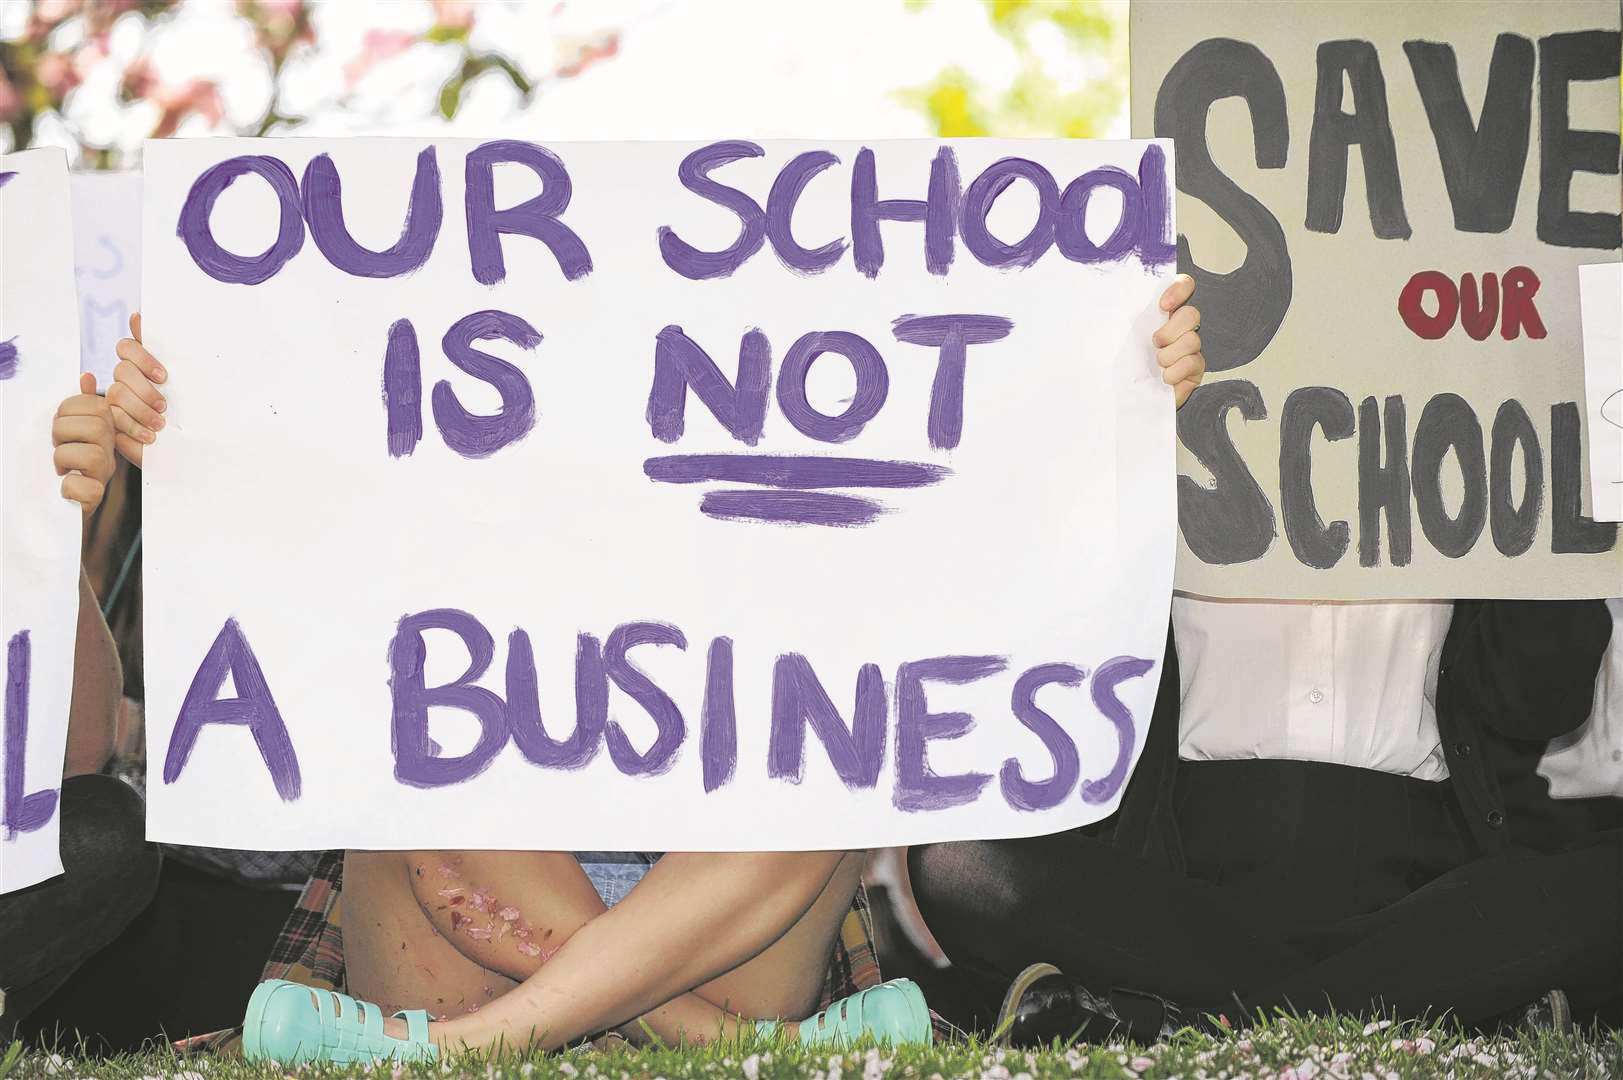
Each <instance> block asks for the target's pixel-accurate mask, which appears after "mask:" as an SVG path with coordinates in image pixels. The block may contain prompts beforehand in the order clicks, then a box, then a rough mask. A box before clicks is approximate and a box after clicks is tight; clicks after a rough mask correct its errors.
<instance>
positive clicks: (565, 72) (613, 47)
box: [557, 32, 620, 79]
mask: <svg viewBox="0 0 1623 1080" xmlns="http://www.w3.org/2000/svg"><path fill="white" fill-rule="evenodd" d="M619 51H620V35H619V34H617V33H612V32H611V33H609V34H606V35H604V36H603V37H601V38H598V39H597V40H596V41H586V42H582V43H581V44H580V45H578V46H576V47H575V55H574V56H573V57H571V58H570V59H569V60H566V61H565V62H564V63H562V64H559V65H558V72H557V74H558V77H559V78H561V79H573V78H574V77H575V76H577V75H579V74H580V73H581V72H583V71H585V70H586V69H587V68H589V67H591V66H592V65H594V64H599V63H602V62H603V61H604V60H607V59H608V58H609V57H611V56H613V55H615V54H616V53H618V52H619Z"/></svg>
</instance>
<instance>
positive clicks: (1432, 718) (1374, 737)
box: [1172, 593, 1454, 780]
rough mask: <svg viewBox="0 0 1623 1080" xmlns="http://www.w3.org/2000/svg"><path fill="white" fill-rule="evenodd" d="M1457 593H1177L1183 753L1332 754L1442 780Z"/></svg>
mask: <svg viewBox="0 0 1623 1080" xmlns="http://www.w3.org/2000/svg"><path fill="white" fill-rule="evenodd" d="M1453 617H1454V605H1453V603H1452V602H1451V601H1446V600H1436V601H1433V600H1422V601H1401V602H1361V603H1357V602H1348V603H1341V602H1334V603H1332V602H1323V603H1314V602H1308V601H1285V602H1279V601H1267V602H1263V601H1252V600H1216V599H1208V598H1204V597H1195V596H1189V595H1186V594H1184V593H1176V594H1174V596H1173V600H1172V625H1173V630H1174V632H1175V633H1176V635H1177V641H1178V673H1179V676H1180V679H1181V682H1182V691H1183V697H1182V719H1181V721H1180V724H1179V731H1178V756H1179V757H1181V758H1184V759H1185V760H1191V761H1219V760H1228V759H1234V758H1265V759H1287V760H1292V761H1322V762H1330V763H1333V764H1338V765H1355V766H1358V767H1360V768H1365V769H1375V770H1378V771H1380V772H1387V773H1396V774H1398V775H1400V776H1412V777H1415V778H1416V779H1420V780H1442V779H1445V778H1446V777H1447V776H1448V765H1447V763H1446V762H1445V760H1444V758H1443V747H1442V739H1441V737H1440V736H1439V735H1438V733H1437V669H1438V663H1439V661H1440V660H1441V657H1442V652H1443V638H1444V637H1445V636H1446V635H1447V634H1448V626H1449V623H1450V622H1451V621H1452V620H1453Z"/></svg>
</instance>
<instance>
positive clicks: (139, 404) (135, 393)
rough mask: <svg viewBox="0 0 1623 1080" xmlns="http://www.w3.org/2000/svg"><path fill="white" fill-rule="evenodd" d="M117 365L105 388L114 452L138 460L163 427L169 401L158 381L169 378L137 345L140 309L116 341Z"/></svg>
mask: <svg viewBox="0 0 1623 1080" xmlns="http://www.w3.org/2000/svg"><path fill="white" fill-rule="evenodd" d="M117 351H118V366H117V367H115V368H114V369H113V385H112V386H110V387H108V389H107V403H108V404H109V405H111V406H112V407H113V425H114V426H115V427H116V428H117V429H118V433H117V436H116V439H115V442H116V445H117V446H118V452H119V453H120V454H123V455H124V458H125V460H127V461H128V462H129V463H130V464H131V465H136V466H139V465H140V464H141V452H142V451H143V450H145V449H146V446H147V444H148V443H150V442H152V441H153V440H154V439H156V438H157V437H158V432H159V431H160V430H162V428H163V416H162V415H161V414H162V413H163V412H164V410H166V409H168V408H169V403H168V402H167V401H165V400H164V396H163V394H162V393H161V392H159V390H158V384H159V383H162V382H163V381H164V380H165V379H167V378H169V373H168V372H167V371H165V370H164V369H163V365H162V364H160V363H158V361H157V360H156V359H155V358H154V357H153V355H152V354H151V353H149V352H147V351H146V349H145V348H144V347H143V346H142V345H141V313H140V312H136V313H135V314H134V315H131V316H130V336H129V337H127V338H123V339H122V340H120V341H119V343H118V350H117Z"/></svg>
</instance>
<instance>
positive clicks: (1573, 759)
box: [1538, 600, 1623, 799]
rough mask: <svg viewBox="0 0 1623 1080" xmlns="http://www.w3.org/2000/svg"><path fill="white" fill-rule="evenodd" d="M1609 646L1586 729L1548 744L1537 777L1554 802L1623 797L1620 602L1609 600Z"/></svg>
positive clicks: (1622, 628)
mask: <svg viewBox="0 0 1623 1080" xmlns="http://www.w3.org/2000/svg"><path fill="white" fill-rule="evenodd" d="M1606 607H1607V609H1608V610H1609V611H1611V613H1612V643H1611V645H1610V646H1608V647H1607V650H1606V655H1605V656H1604V657H1602V658H1601V662H1600V675H1599V677H1597V678H1596V680H1595V709H1594V711H1593V712H1591V713H1590V714H1589V719H1588V720H1587V721H1585V722H1584V726H1583V727H1581V728H1579V729H1578V730H1577V731H1574V732H1573V733H1572V734H1570V735H1564V736H1562V737H1561V738H1559V739H1553V740H1551V742H1550V748H1549V749H1548V750H1546V751H1545V752H1544V760H1543V761H1541V762H1539V766H1538V773H1539V775H1540V776H1542V777H1544V778H1545V779H1546V780H1548V781H1549V782H1550V797H1551V798H1554V799H1587V798H1593V797H1595V796H1599V795H1611V796H1615V797H1623V600H1608V601H1606Z"/></svg>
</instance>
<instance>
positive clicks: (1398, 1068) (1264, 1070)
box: [0, 1016, 1623, 1080]
mask: <svg viewBox="0 0 1623 1080" xmlns="http://www.w3.org/2000/svg"><path fill="white" fill-rule="evenodd" d="M295 1075H296V1076H297V1077H300V1078H304V1077H310V1078H312V1080H320V1078H327V1077H334V1078H336V1077H361V1076H369V1077H374V1078H379V1080H382V1078H387V1080H439V1078H441V1077H444V1076H449V1075H456V1076H471V1077H478V1078H482V1080H641V1078H649V1080H654V1078H659V1080H710V1078H721V1077H744V1078H745V1080H788V1078H791V1077H813V1078H816V1080H882V1078H897V1080H900V1078H907V1080H950V1078H954V1077H983V1078H985V1080H1050V1078H1056V1077H1086V1078H1094V1077H1101V1078H1102V1077H1109V1078H1112V1080H1158V1078H1171V1077H1177V1078H1180V1080H1241V1078H1249V1080H1331V1078H1335V1080H1364V1078H1366V1077H1374V1078H1377V1080H1394V1078H1405V1080H1407V1078H1409V1077H1438V1078H1447V1080H1469V1078H1476V1077H1484V1078H1486V1077H1493V1078H1499V1077H1517V1078H1525V1080H1569V1078H1570V1080H1580V1078H1582V1080H1589V1078H1594V1080H1600V1078H1603V1077H1623V1033H1618V1032H1610V1033H1590V1034H1588V1035H1551V1034H1539V1035H1527V1034H1519V1035H1515V1036H1509V1037H1495V1038H1477V1037H1471V1036H1468V1035H1466V1034H1464V1033H1462V1032H1460V1031H1458V1030H1457V1029H1452V1028H1449V1027H1447V1026H1440V1025H1433V1026H1422V1025H1419V1024H1413V1023H1404V1024H1365V1023H1363V1022H1362V1021H1360V1020H1354V1019H1350V1018H1344V1017H1293V1016H1280V1017H1278V1018H1276V1019H1274V1020H1273V1021H1271V1022H1269V1023H1267V1024H1265V1025H1263V1026H1260V1027H1258V1028H1256V1029H1253V1030H1252V1031H1250V1032H1247V1033H1246V1034H1244V1035H1229V1036H1218V1037H1213V1036H1209V1035H1204V1034H1201V1033H1199V1032H1195V1031H1192V1030H1191V1031H1185V1032H1182V1033H1180V1034H1178V1035H1176V1036H1174V1037H1172V1038H1171V1039H1169V1040H1167V1041H1166V1042H1162V1043H1157V1044H1156V1045H1154V1046H1149V1047H1141V1046H1135V1045H1133V1044H1130V1043H1112V1044H1110V1045H1102V1046H1101V1045H1095V1046H1082V1045H1079V1046H1072V1047H1063V1046H1054V1047H1052V1048H1049V1049H1045V1050H1041V1051H1035V1052H1026V1051H1022V1050H1009V1049H1003V1048H1000V1047H996V1046H989V1045H987V1044H986V1043H983V1042H978V1041H973V1040H966V1041H961V1042H951V1043H944V1044H937V1045H935V1046H930V1047H907V1048H902V1049H889V1048H867V1049H855V1050H848V1051H844V1052H839V1051H832V1050H829V1049H807V1048H804V1047H800V1046H798V1045H788V1044H784V1043H782V1042H778V1041H762V1040H754V1041H752V1042H750V1043H746V1044H740V1043H719V1044H716V1045H712V1046H707V1047H692V1046H687V1047H654V1048H643V1049H634V1048H631V1047H629V1046H619V1047H614V1048H610V1049H607V1050H576V1051H571V1052H568V1053H563V1054H539V1053H538V1054H513V1055H506V1056H501V1057H494V1058H486V1057H484V1056H478V1055H470V1056H467V1057H463V1058H460V1059H457V1060H455V1061H452V1062H450V1063H445V1064H436V1065H410V1066H404V1067H398V1066H392V1065H387V1064H385V1065H377V1066H371V1067H365V1066H350V1067H344V1068H341V1067H336V1066H303V1067H300V1068H298V1069H295V1070H291V1071H288V1070H282V1069H278V1068H275V1067H271V1066H255V1065H249V1064H248V1063H246V1062H244V1061H241V1060H240V1059H234V1058H224V1057H207V1056H197V1055H194V1056H181V1055H178V1054H176V1053H174V1052H173V1051H171V1050H168V1049H164V1048H160V1049H154V1050H149V1051H147V1052H145V1053H139V1054H124V1055H117V1056H112V1057H100V1058H98V1057H87V1056H85V1055H83V1054H82V1053H81V1054H74V1053H72V1052H71V1048H68V1047H59V1048H58V1049H57V1051H56V1052H55V1053H44V1052H40V1051H29V1052H27V1053H23V1052H22V1051H21V1047H20V1046H14V1047H13V1048H12V1051H11V1052H10V1053H0V1080H69V1078H78V1077H94V1078H96V1080H154V1078H158V1077H165V1078H169V1080H239V1078H240V1080H248V1078H264V1080H275V1078H278V1077H284V1076H295Z"/></svg>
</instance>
